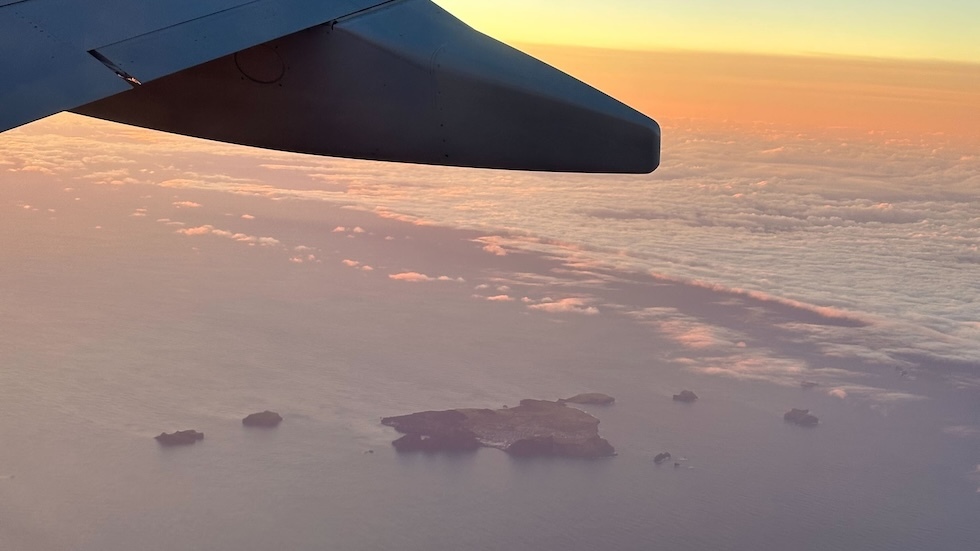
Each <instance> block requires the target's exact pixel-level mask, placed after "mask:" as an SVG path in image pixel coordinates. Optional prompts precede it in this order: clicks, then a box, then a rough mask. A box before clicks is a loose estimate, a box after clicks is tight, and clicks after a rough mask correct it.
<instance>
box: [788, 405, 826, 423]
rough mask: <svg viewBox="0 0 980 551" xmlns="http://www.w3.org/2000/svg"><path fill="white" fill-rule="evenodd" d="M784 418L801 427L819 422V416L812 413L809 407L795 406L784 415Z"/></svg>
mask: <svg viewBox="0 0 980 551" xmlns="http://www.w3.org/2000/svg"><path fill="white" fill-rule="evenodd" d="M783 419H785V420H786V421H787V422H789V423H793V424H794V425H800V426H801V427H815V426H817V423H818V422H819V420H818V419H817V416H816V415H812V414H811V413H810V410H808V409H796V408H793V409H791V410H789V411H787V412H786V413H785V414H784V415H783Z"/></svg>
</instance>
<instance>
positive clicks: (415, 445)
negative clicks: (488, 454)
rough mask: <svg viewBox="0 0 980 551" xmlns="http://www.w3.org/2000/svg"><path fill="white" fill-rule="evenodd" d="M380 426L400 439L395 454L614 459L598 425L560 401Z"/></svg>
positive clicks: (423, 416) (405, 418)
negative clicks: (492, 451) (495, 452)
mask: <svg viewBox="0 0 980 551" xmlns="http://www.w3.org/2000/svg"><path fill="white" fill-rule="evenodd" d="M381 424H383V425H386V426H389V427H392V428H394V429H395V430H396V431H398V432H400V433H402V434H404V435H405V436H402V437H401V438H399V439H397V440H395V441H394V442H392V445H393V446H395V449H396V450H397V451H399V452H414V451H423V452H439V451H448V452H466V451H473V450H476V449H477V448H480V447H488V448H497V449H501V450H503V451H505V452H507V453H508V454H510V455H514V456H565V457H582V458H596V457H609V456H612V455H616V450H615V449H614V448H613V446H612V445H611V444H610V443H609V442H608V441H606V439H604V438H602V437H600V436H599V420H598V419H596V418H595V417H593V416H591V415H589V414H588V413H586V412H584V411H582V410H580V409H576V408H573V407H567V406H565V402H564V401H555V402H550V401H547V400H521V402H520V405H519V406H517V407H511V408H503V409H471V408H466V409H451V410H445V411H422V412H419V413H412V414H409V415H401V416H396V417H385V418H383V419H381Z"/></svg>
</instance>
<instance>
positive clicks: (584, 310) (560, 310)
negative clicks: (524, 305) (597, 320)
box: [528, 297, 599, 316]
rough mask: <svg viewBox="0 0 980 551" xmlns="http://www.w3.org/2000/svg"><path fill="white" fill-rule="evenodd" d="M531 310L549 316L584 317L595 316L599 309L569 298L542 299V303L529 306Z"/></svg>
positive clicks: (581, 300)
mask: <svg viewBox="0 0 980 551" xmlns="http://www.w3.org/2000/svg"><path fill="white" fill-rule="evenodd" d="M528 308H529V309H531V310H537V311H539V312H548V313H550V314H566V313H567V314H585V315H589V316H592V315H596V314H598V313H599V309H598V308H596V307H595V306H589V303H588V301H586V300H585V299H582V298H576V297H569V298H563V299H561V300H554V301H553V300H551V299H544V301H543V302H540V303H538V304H531V305H529V306H528Z"/></svg>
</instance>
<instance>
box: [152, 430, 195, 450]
mask: <svg viewBox="0 0 980 551" xmlns="http://www.w3.org/2000/svg"><path fill="white" fill-rule="evenodd" d="M154 438H155V439H156V441H157V442H159V443H160V444H161V445H163V446H188V445H190V444H193V443H195V442H197V441H198V440H204V433H203V432H197V431H196V430H179V431H177V432H172V433H170V434H167V433H165V432H161V433H160V434H159V435H158V436H155V437H154Z"/></svg>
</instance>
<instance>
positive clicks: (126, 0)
mask: <svg viewBox="0 0 980 551" xmlns="http://www.w3.org/2000/svg"><path fill="white" fill-rule="evenodd" d="M65 110H73V111H75V112H78V113H82V114H86V115H91V116H95V117H99V118H104V119H109V120H114V121H118V122H123V123H127V124H134V125H138V126H144V127H148V128H155V129H159V130H164V131H168V132H175V133H180V134H186V135H191V136H198V137H203V138H209V139H215V140H221V141H226V142H232V143H239V144H245V145H253V146H258V147H265V148H270V149H280V150H286V151H297V152H302V153H312V154H318V155H334V156H343V157H352V158H364V159H376V160H392V161H404V162H417V163H427V164H441V165H454V166H476V167H488V168H514V169H527V170H554V171H576V172H650V171H652V170H653V169H655V168H656V166H657V164H658V163H659V150H660V128H659V126H657V124H656V122H654V121H653V120H651V119H649V118H648V117H646V116H644V115H642V114H640V113H638V112H637V111H635V110H633V109H631V108H629V107H627V106H625V105H623V104H621V103H620V102H618V101H616V100H614V99H612V98H610V97H608V96H606V95H605V94H602V93H601V92H598V91H597V90H595V89H593V88H591V87H589V86H587V85H585V84H583V83H581V82H579V81H577V80H575V79H574V78H572V77H569V76H568V75H565V74H564V73H562V72H560V71H558V70H557V69H554V68H552V67H550V66H548V65H546V64H544V63H541V62H539V61H537V60H535V59H534V58H531V57H529V56H527V55H525V54H522V53H521V52H519V51H517V50H515V49H513V48H510V47H508V46H506V45H504V44H502V43H500V42H497V41H496V40H493V39H492V38H489V37H487V36H485V35H483V34H480V33H478V32H476V31H474V30H473V29H471V28H470V27H468V26H466V25H465V24H463V23H462V22H460V21H459V20H457V19H456V18H454V17H453V16H451V15H450V14H448V13H447V12H445V11H444V10H442V9H441V8H439V7H438V6H436V5H435V4H433V3H432V2H430V1H429V0H386V1H382V0H250V1H249V0H168V1H166V2H152V1H143V2H136V1H133V0H100V1H98V2H92V1H90V0H19V1H17V0H0V131H3V130H7V129H9V128H13V127H16V126H19V125H21V124H25V123H28V122H31V121H33V120H36V119H39V118H43V117H46V116H48V115H51V114H54V113H57V112H60V111H65Z"/></svg>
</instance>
